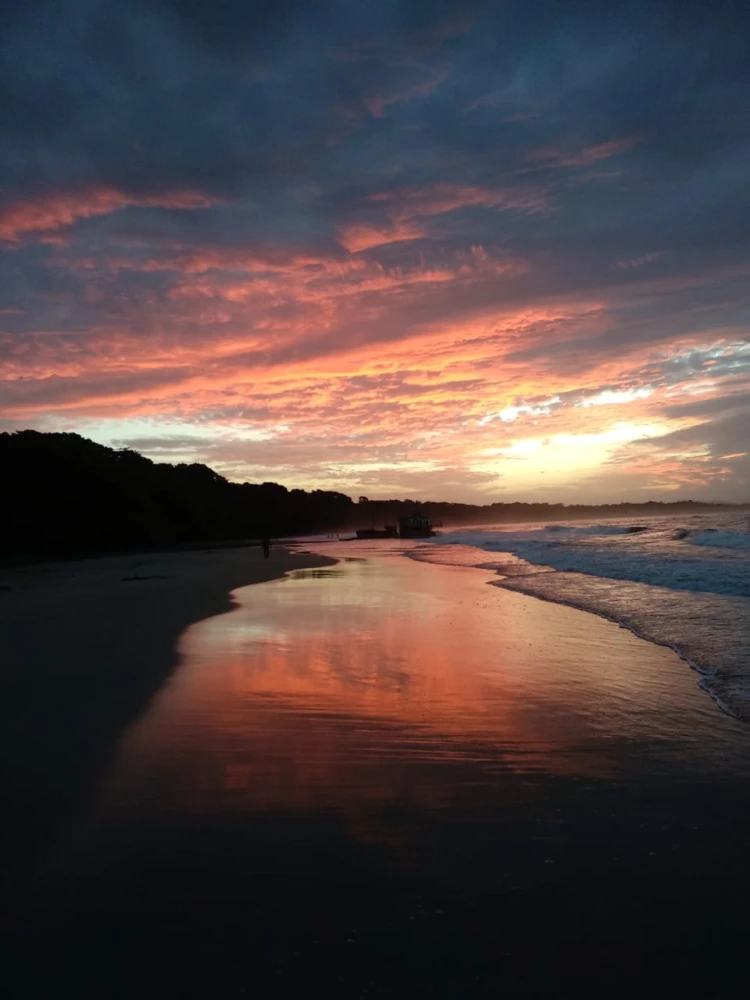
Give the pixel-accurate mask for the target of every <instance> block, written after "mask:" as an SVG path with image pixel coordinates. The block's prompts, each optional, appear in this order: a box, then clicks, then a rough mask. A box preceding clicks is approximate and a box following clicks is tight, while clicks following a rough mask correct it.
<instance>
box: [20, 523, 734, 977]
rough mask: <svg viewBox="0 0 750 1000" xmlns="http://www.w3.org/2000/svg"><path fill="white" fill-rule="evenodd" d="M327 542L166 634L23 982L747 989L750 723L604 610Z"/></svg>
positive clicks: (50, 887)
mask: <svg viewBox="0 0 750 1000" xmlns="http://www.w3.org/2000/svg"><path fill="white" fill-rule="evenodd" d="M324 551H325V552H326V554H330V555H332V556H336V557H339V558H341V560H342V561H341V562H339V563H338V564H337V565H335V566H329V567H323V568H316V569H301V570H298V571H294V572H292V573H291V575H290V576H287V577H285V578H284V579H282V580H275V581H271V582H268V583H264V584H262V585H260V586H250V587H242V588H241V589H239V590H237V591H236V592H235V594H234V600H235V603H236V606H235V608H234V610H231V611H228V613H220V611H226V610H227V608H226V605H225V607H224V608H221V609H219V612H217V613H216V614H215V615H214V616H213V617H205V618H202V619H201V620H197V617H193V618H192V620H193V621H194V624H192V625H191V626H190V627H188V628H187V629H185V630H184V631H182V632H181V634H180V637H179V642H178V644H177V653H178V655H179V665H178V667H177V669H174V670H171V671H168V674H169V676H168V677H166V678H165V677H162V678H161V681H162V683H160V686H159V685H153V686H152V693H153V696H152V697H150V698H149V699H147V704H144V705H143V706H142V708H141V711H140V712H139V713H137V718H135V714H136V713H133V718H134V721H133V722H132V724H131V725H130V726H129V727H128V728H127V729H126V730H125V731H124V732H123V734H122V737H121V738H120V739H119V741H118V742H117V744H116V746H114V748H112V747H110V752H109V753H108V754H107V756H106V760H104V761H103V762H100V766H99V768H98V770H97V780H96V782H95V783H94V785H89V788H88V792H89V794H88V795H87V796H86V797H85V801H84V799H83V798H79V800H78V809H77V812H76V814H75V816H69V822H68V823H67V824H66V826H65V829H64V831H59V832H58V836H57V837H56V840H55V843H54V844H53V845H51V846H52V849H51V850H48V851H47V854H46V859H47V860H46V864H45V865H44V867H43V868H42V869H39V870H38V871H37V876H36V879H35V880H34V881H33V882H29V883H28V885H27V890H28V891H27V892H26V894H25V896H24V902H25V919H26V920H27V923H28V934H27V936H26V937H25V938H24V941H23V942H22V944H24V946H25V948H26V951H25V954H27V955H28V954H35V953H36V954H38V953H41V952H43V953H44V955H45V956H46V961H47V963H48V965H49V970H42V974H41V976H35V977H32V980H30V981H31V982H33V985H34V988H35V989H37V994H36V995H39V992H38V989H39V983H40V982H47V985H49V984H57V985H58V986H59V984H60V983H61V982H65V983H68V982H72V983H75V984H76V989H77V991H78V995H86V996H88V995H107V996H118V997H119V996H122V997H131V996H133V997H134V996H139V995H142V992H143V983H144V982H148V984H149V989H150V990H151V991H155V990H160V991H161V993H162V994H163V995H167V996H172V995H174V996H178V995H179V996H182V995H186V996H194V995H195V996H198V995H200V996H207V995H211V996H217V997H224V996H241V995H245V994H246V995H253V994H254V995H256V996H272V995H273V996H277V995H300V994H301V993H306V992H311V991H312V992H320V993H322V994H324V995H326V996H341V997H359V996H365V997H401V996H404V997H407V996H408V997H421V996H441V997H474V996H477V997H478V996H481V997H485V996H486V997H490V996H492V997H496V996H500V995H509V996H528V995H531V996H539V995H543V996H579V995H581V994H583V995H588V994H589V992H598V994H599V995H601V994H602V992H604V994H605V995H608V996H613V995H618V996H619V995H625V994H632V993H633V992H634V991H641V992H643V991H647V992H648V991H650V990H654V991H655V990H657V989H659V990H661V989H664V990H666V991H667V992H668V993H669V992H686V991H687V990H688V989H695V988H700V989H705V990H707V991H708V992H709V993H710V994H711V995H712V996H724V995H727V996H728V995H735V993H736V984H737V982H738V977H741V975H742V973H743V969H744V951H745V940H746V929H747V928H746V917H745V906H746V898H747V892H748V889H750V874H749V873H748V866H747V863H746V857H745V852H746V848H745V845H746V843H747V842H748V839H749V837H748V835H750V809H749V808H748V807H749V806H750V791H749V790H748V789H750V782H748V777H750V748H749V747H748V743H749V741H748V731H747V729H745V728H744V727H743V726H742V725H741V724H739V723H737V722H736V721H735V720H732V719H729V718H727V717H725V716H723V715H722V714H721V713H720V712H719V711H718V709H717V708H716V706H715V705H714V704H713V702H711V700H710V699H709V698H708V697H707V696H706V695H705V694H703V693H702V692H701V691H700V690H699V689H698V687H697V684H696V677H695V675H694V674H693V673H692V672H691V671H690V670H689V668H688V667H687V666H686V664H685V663H683V662H682V661H680V660H679V659H678V657H677V656H676V655H674V654H673V653H671V651H669V650H666V649H663V648H658V647H654V646H651V645H649V644H648V643H646V642H643V641H642V640H639V639H637V638H636V637H634V636H633V635H632V634H630V633H629V632H626V631H625V630H623V629H619V628H617V627H616V626H615V625H613V624H611V623H610V622H607V621H604V620H601V619H598V618H595V617H593V616H591V615H587V614H585V613H583V612H579V611H575V610H573V609H570V608H566V607H561V606H557V605H551V604H548V603H544V602H541V601H537V600H535V599H533V598H529V597H526V596H524V595H520V594H515V593H510V592H507V591H503V590H500V589H498V588H496V587H492V586H488V583H489V582H490V581H491V580H492V579H493V577H492V575H491V574H489V573H486V572H482V571H478V570H474V569H466V568H462V567H453V566H433V565H426V564H421V563H418V562H415V561H412V560H408V559H405V558H404V557H403V556H400V555H398V554H396V552H395V549H394V554H393V555H392V556H390V557H389V556H388V555H387V554H386V555H384V556H382V557H380V556H375V557H373V555H372V548H368V547H367V546H359V545H358V544H357V543H351V544H349V545H339V546H336V545H332V546H325V549H324ZM387 551H388V549H387V547H386V548H385V549H384V548H382V547H381V552H384V553H387ZM359 555H361V556H363V557H364V558H362V559H359V558H357V556H359ZM353 557H354V558H353ZM201 578H202V576H201V573H200V568H199V567H198V568H197V570H196V576H195V577H194V578H193V582H192V584H191V583H189V582H188V581H187V580H186V582H185V586H186V589H187V590H192V589H193V588H194V587H198V586H199V584H198V581H199V580H200V579H201ZM145 585H146V584H145V581H144V582H142V583H138V584H129V585H128V586H138V587H141V586H145ZM123 586H125V585H123ZM186 596H187V595H186V594H183V596H182V598H179V597H178V596H177V595H174V600H175V602H176V604H175V607H177V606H179V605H181V603H182V602H184V600H185V597H186ZM131 600H134V599H131ZM146 603H148V602H146ZM105 607H106V602H104V603H103V604H102V605H101V609H102V611H103V609H104V608H105ZM144 607H145V605H144ZM131 609H132V606H131ZM195 610H197V604H196V606H195ZM144 613H145V611H144ZM150 613H151V612H150V611H149V614H150ZM173 637H174V635H173ZM172 649H173V661H172V662H174V658H175V656H176V655H177V654H176V653H175V652H174V647H172ZM135 655H136V654H135V647H134V646H132V645H131V646H130V648H129V651H128V650H125V651H124V653H123V657H124V658H123V661H122V666H123V668H124V666H125V664H126V663H129V664H130V666H131V668H132V664H133V662H137V661H134V656H135ZM157 686H159V690H158V691H156V687H157ZM48 749H49V748H48ZM41 790H42V791H43V790H44V788H43V786H42V789H41ZM47 971H49V977H48V981H45V980H44V975H45V974H46V972H47ZM739 981H741V979H740V980H739ZM19 995H35V994H34V993H33V992H28V993H26V994H19ZM42 995H43V994H42Z"/></svg>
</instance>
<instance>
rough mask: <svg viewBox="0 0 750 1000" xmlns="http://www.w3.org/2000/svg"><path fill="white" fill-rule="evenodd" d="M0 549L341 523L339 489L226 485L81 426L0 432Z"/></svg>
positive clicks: (49, 551)
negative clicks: (97, 437) (105, 441)
mask: <svg viewBox="0 0 750 1000" xmlns="http://www.w3.org/2000/svg"><path fill="white" fill-rule="evenodd" d="M0 469H1V470H2V484H1V485H0V509H3V514H4V516H3V518H2V526H3V527H2V535H3V537H2V543H0V553H2V554H3V555H5V556H9V557H23V556H45V557H65V556H71V555H89V554H97V553H102V552H118V551H129V550H136V549H153V548H162V547H172V546H179V545H189V544H192V543H200V542H204V541H205V542H211V541H229V540H233V539H237V540H239V539H252V538H260V537H262V536H264V535H269V536H271V537H280V536H282V535H287V536H288V535H293V534H304V533H310V532H316V531H326V530H328V529H330V530H333V529H335V528H338V527H339V526H340V525H341V524H344V523H346V522H347V520H348V519H349V513H350V511H351V508H352V506H353V504H352V501H351V499H350V498H349V497H347V496H344V495H343V494H342V493H334V492H329V491H324V490H313V491H312V492H306V491H305V490H288V489H286V487H284V486H279V485H278V484H277V483H263V484H261V485H252V484H250V483H242V484H239V483H230V482H228V481H227V480H226V479H224V477H223V476H220V475H219V474H218V473H216V472H214V471H213V470H212V469H209V468H207V467H206V466H205V465H198V464H193V465H168V464H166V463H156V462H152V461H151V460H150V459H148V458H144V457H143V456H142V455H139V454H138V453H137V452H134V451H128V450H122V451H115V450H114V449H112V448H107V447H105V446H103V445H100V444H95V443H94V442H93V441H89V440H87V439H86V438H83V437H81V436H80V435H78V434H41V433H39V432H37V431H17V432H15V433H12V434H0Z"/></svg>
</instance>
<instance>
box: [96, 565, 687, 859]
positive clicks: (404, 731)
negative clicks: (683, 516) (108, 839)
mask: <svg viewBox="0 0 750 1000" xmlns="http://www.w3.org/2000/svg"><path fill="white" fill-rule="evenodd" d="M341 549H342V551H344V550H345V551H347V552H349V553H352V552H353V551H355V547H348V548H347V547H345V546H341ZM383 551H387V550H383ZM321 576H323V577H326V578H325V579H320V577H321ZM490 578H491V577H490V575H489V574H488V573H484V572H481V571H478V570H475V569H467V568H465V567H460V566H434V565H426V564H423V563H418V562H414V561H412V560H408V559H404V558H403V557H398V556H395V554H394V558H392V559H376V560H367V561H361V562H359V561H352V562H347V563H342V564H340V565H339V566H338V567H336V568H335V569H334V570H324V571H319V570H318V571H299V572H298V573H296V574H294V575H293V577H292V578H288V579H286V580H281V581H276V582H273V583H270V584H264V585H255V586H251V587H246V588H243V589H241V590H239V591H237V592H236V595H235V596H236V598H237V600H238V601H239V602H240V605H239V607H238V608H237V609H236V610H235V611H232V612H230V613H228V614H225V615H222V616H220V617H217V618H213V619H209V620H207V621H204V622H200V623H198V624H197V625H195V626H193V627H191V628H190V629H189V630H188V631H187V632H186V633H185V635H184V636H183V641H182V644H181V653H182V657H183V665H182V667H181V668H180V670H179V671H178V672H177V673H176V674H175V676H174V677H173V679H172V681H171V682H170V683H169V684H168V685H167V687H166V688H165V689H164V690H163V691H162V692H161V694H160V696H159V697H158V698H157V699H156V701H155V702H154V704H153V705H152V707H151V709H150V711H149V712H148V713H147V714H146V716H145V717H144V718H143V719H142V720H141V721H140V723H139V724H138V725H137V726H136V727H134V728H133V730H132V731H131V733H130V735H129V738H128V739H127V740H126V742H125V744H124V745H123V748H122V754H121V757H120V761H119V763H118V766H117V768H116V770H115V773H114V774H113V776H112V778H111V780H110V782H109V783H108V786H107V789H106V791H105V797H104V803H103V807H104V809H105V812H108V813H112V812H114V813H118V814H120V815H123V814H127V813H132V811H133V808H134V803H137V809H138V810H140V811H146V812H150V811H156V812H162V811H164V810H165V809H166V810H168V811H172V812H177V813H180V814H182V813H186V814H190V815H193V816H196V817H199V816H207V815H216V814H244V813H252V812H259V811H268V810H295V811H312V810H317V811H320V810H323V811H334V812H336V813H338V814H340V815H341V817H342V819H344V821H345V822H346V823H347V825H348V826H349V827H350V828H356V830H357V831H358V832H357V834H356V835H357V837H358V839H362V838H364V839H367V837H368V836H376V837H379V838H382V836H384V835H385V833H384V831H383V830H381V829H380V823H379V822H378V821H377V820H376V819H375V818H374V817H376V815H377V814H378V813H382V812H383V809H384V807H387V806H393V805H396V806H399V805H401V806H408V807H409V809H411V810H413V809H416V810H417V811H419V810H427V811H432V810H439V809H444V808H451V809H455V808H457V807H458V808H459V809H460V811H461V814H462V815H466V816H470V815H471V814H472V812H476V813H477V814H481V813H482V812H483V811H485V810H486V808H487V802H488V801H492V802H493V803H494V807H495V808H497V807H499V806H501V805H502V801H504V799H503V798H502V797H507V804H510V802H511V801H512V800H517V799H518V798H519V796H520V797H521V799H523V797H524V796H526V797H528V796H530V795H533V794H535V793H534V792H533V791H530V790H529V787H528V783H527V782H524V781H518V780H515V781H512V782H505V781H503V775H507V774H510V773H514V774H517V773H518V772H519V771H520V772H525V773H527V774H529V775H530V776H531V775H534V774H537V775H542V776H544V775H547V776H548V775H576V774H579V775H589V776H592V775H596V776H598V777H602V776H605V775H607V774H608V773H609V771H610V768H611V765H610V758H609V754H608V750H607V747H608V744H609V741H612V742H616V741H618V740H627V739H631V738H633V737H634V736H636V737H637V738H639V739H643V738H650V737H653V735H654V733H659V734H660V733H661V731H662V730H661V727H662V726H663V720H662V719H661V718H660V716H659V710H660V705H662V704H663V705H667V703H668V698H669V699H671V708H672V710H673V708H674V699H675V691H674V675H669V676H666V675H665V680H664V689H663V691H661V690H660V688H659V680H658V677H659V675H660V673H661V674H664V671H665V661H667V660H669V661H670V662H671V661H672V660H674V659H675V658H674V657H673V656H672V654H671V653H667V652H665V651H664V650H661V649H656V648H654V647H650V646H648V645H647V644H646V643H642V642H640V641H639V640H636V639H635V638H634V637H632V636H630V635H629V634H627V633H623V632H622V631H621V630H617V629H616V628H615V627H614V626H612V625H610V624H609V623H606V622H603V621H600V620H598V619H596V618H593V617H592V616H589V615H583V614H580V613H577V612H572V611H570V609H567V608H560V607H557V606H555V605H550V604H545V603H542V602H539V601H535V600H529V599H528V598H526V597H523V596H521V595H518V594H513V593H508V592H504V591H499V590H498V589H497V588H494V587H488V586H487V585H486V583H487V580H488V579H490ZM582 629H585V632H584V631H582ZM613 641H614V645H613ZM655 661H658V665H657V664H656V662H655ZM677 669H678V670H680V671H681V670H683V669H684V668H683V667H681V666H680V665H679V664H677ZM655 677H656V680H655ZM685 680H686V683H685V697H686V698H687V702H686V705H687V710H689V709H690V706H691V705H692V701H691V698H694V697H696V695H695V694H694V692H693V685H692V683H691V682H690V679H689V678H686V679H685ZM641 689H642V690H641ZM677 700H678V701H679V694H678V698H677ZM646 702H648V704H649V706H650V708H649V712H644V711H641V710H639V706H641V705H642V704H644V703H646ZM533 784H534V782H532V785H533ZM499 789H502V792H501V800H500V801H498V799H497V796H498V794H499V791H498V790H499ZM488 795H489V796H490V799H489V800H488ZM368 830H369V831H370V833H369V834H368V833H367V831H368ZM375 831H377V832H375ZM392 833H393V830H391V831H390V833H389V834H388V836H390V835H391V834H392Z"/></svg>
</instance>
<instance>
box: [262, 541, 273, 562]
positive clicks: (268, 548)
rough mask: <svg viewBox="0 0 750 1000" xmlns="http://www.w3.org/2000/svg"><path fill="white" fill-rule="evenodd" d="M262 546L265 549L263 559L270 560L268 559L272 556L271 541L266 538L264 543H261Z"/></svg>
mask: <svg viewBox="0 0 750 1000" xmlns="http://www.w3.org/2000/svg"><path fill="white" fill-rule="evenodd" d="M261 546H262V548H263V558H264V559H268V557H269V556H270V554H271V539H270V538H264V539H263V541H262V542H261Z"/></svg>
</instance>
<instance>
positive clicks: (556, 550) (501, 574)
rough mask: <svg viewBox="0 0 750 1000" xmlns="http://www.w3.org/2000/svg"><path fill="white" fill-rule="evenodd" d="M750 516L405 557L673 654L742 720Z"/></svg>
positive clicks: (464, 531)
mask: <svg viewBox="0 0 750 1000" xmlns="http://www.w3.org/2000/svg"><path fill="white" fill-rule="evenodd" d="M749 529H750V514H748V512H731V513H716V514H697V515H692V516H687V517H686V516H684V515H670V516H667V517H652V518H646V519H644V520H643V521H641V522H634V521H633V520H632V519H613V520H607V521H601V520H600V521H596V520H591V521H581V520H577V521H569V522H565V521H563V522H559V523H555V524H545V525H543V526H540V525H538V524H533V525H523V524H514V525H482V526H481V527H467V528H460V529H455V530H452V531H445V532H444V533H442V534H440V535H437V536H436V537H435V538H432V539H430V540H429V542H428V543H425V544H422V545H419V546H418V547H417V548H415V549H413V550H411V551H410V552H409V553H408V554H409V555H410V556H411V557H412V558H414V559H418V560H423V561H426V562H436V563H448V564H451V565H463V566H478V567H481V568H483V569H490V570H493V571H494V572H496V573H497V576H498V578H497V580H496V581H494V582H495V584H496V585H497V586H499V587H504V588H506V589H508V590H515V591H519V592H521V593H524V594H530V595H532V596H534V597H538V598H542V599H543V600H547V601H554V602H556V603H560V604H567V605H570V606H572V607H576V608H580V609H582V610H584V611H590V612H593V613H594V614H597V615H600V616H602V617H604V618H607V619H609V620H611V621H614V622H616V623H618V624H619V625H621V626H623V627H624V628H627V629H630V630H631V631H632V632H634V633H635V634H636V635H638V636H640V637H642V638H644V639H648V640H649V641H651V642H654V643H658V644H660V645H663V646H669V647H671V648H672V649H674V650H675V651H676V652H677V653H678V654H679V655H680V656H681V657H682V658H683V659H685V660H686V661H687V662H688V663H689V664H690V666H691V667H693V669H695V670H696V671H697V672H698V674H699V683H700V686H701V687H702V688H703V689H704V690H705V691H706V692H707V693H708V694H709V695H711V697H712V698H714V699H715V701H716V702H717V704H718V705H719V706H720V707H721V708H722V709H723V710H724V711H725V712H727V713H728V714H730V715H733V716H735V717H736V718H738V719H741V720H742V721H744V722H750V655H748V650H750V530H749Z"/></svg>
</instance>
